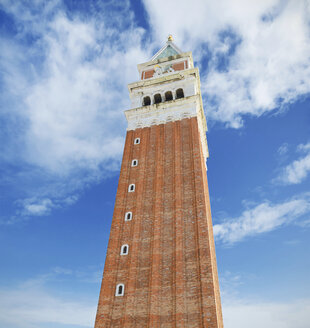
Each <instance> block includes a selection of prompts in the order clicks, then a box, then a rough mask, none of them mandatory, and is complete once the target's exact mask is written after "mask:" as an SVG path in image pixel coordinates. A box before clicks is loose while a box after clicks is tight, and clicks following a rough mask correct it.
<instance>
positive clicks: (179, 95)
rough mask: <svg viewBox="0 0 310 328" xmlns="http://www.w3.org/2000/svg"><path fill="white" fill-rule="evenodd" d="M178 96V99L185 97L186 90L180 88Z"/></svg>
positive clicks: (177, 92)
mask: <svg viewBox="0 0 310 328" xmlns="http://www.w3.org/2000/svg"><path fill="white" fill-rule="evenodd" d="M176 98H177V99H180V98H184V91H183V89H181V88H180V89H178V90H177V91H176Z"/></svg>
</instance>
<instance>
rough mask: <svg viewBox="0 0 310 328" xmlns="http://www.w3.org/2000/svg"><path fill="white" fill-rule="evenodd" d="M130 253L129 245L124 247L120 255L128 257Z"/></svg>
mask: <svg viewBox="0 0 310 328" xmlns="http://www.w3.org/2000/svg"><path fill="white" fill-rule="evenodd" d="M125 248H126V253H125V251H124V249H125ZM128 253H129V246H128V244H124V245H122V247H121V253H120V255H128Z"/></svg>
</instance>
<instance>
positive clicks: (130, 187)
mask: <svg viewBox="0 0 310 328" xmlns="http://www.w3.org/2000/svg"><path fill="white" fill-rule="evenodd" d="M132 187H133V188H132ZM135 190H136V185H135V184H134V183H131V184H130V185H129V186H128V192H134V191H135Z"/></svg>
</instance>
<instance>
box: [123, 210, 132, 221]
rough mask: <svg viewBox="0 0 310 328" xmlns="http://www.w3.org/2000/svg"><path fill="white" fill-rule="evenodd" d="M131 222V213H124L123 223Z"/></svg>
mask: <svg viewBox="0 0 310 328" xmlns="http://www.w3.org/2000/svg"><path fill="white" fill-rule="evenodd" d="M128 215H129V219H127V217H128ZM131 220H132V212H126V213H125V221H131Z"/></svg>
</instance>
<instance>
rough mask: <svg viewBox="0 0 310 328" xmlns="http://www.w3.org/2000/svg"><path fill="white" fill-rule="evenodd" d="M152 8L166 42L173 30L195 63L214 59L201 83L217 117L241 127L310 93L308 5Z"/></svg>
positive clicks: (156, 4) (200, 0)
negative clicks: (244, 119) (245, 121)
mask: <svg viewBox="0 0 310 328" xmlns="http://www.w3.org/2000/svg"><path fill="white" fill-rule="evenodd" d="M144 3H145V5H146V8H147V10H148V14H149V16H150V23H151V26H152V27H153V29H154V34H156V35H158V37H159V39H160V40H162V39H163V38H164V37H165V36H166V35H167V34H168V33H173V34H174V35H175V39H176V43H177V44H179V45H180V47H181V48H182V49H184V50H186V51H188V50H193V51H194V59H195V60H201V59H203V60H204V61H206V60H207V59H209V64H208V74H203V76H202V84H201V85H202V91H203V94H204V95H205V96H206V105H207V106H206V112H207V115H208V117H209V118H212V119H214V120H218V121H222V122H224V123H227V124H228V125H229V126H232V127H235V128H238V127H240V126H241V125H242V124H243V123H242V117H243V116H244V115H246V114H250V115H254V116H260V115H262V114H264V113H266V112H269V111H271V110H273V109H275V108H277V107H278V106H280V105H281V104H287V103H291V102H293V101H295V100H296V98H298V97H299V96H301V95H305V94H307V93H309V92H310V60H309V56H308V54H309V52H310V33H309V17H310V15H309V5H308V1H306V0H305V1H294V0H291V1H280V2H279V1H277V0H265V1H255V2H253V1H244V0H239V1H226V0H219V1H211V0H209V1H205V0H194V1H185V0H184V1H169V2H167V1H164V0H156V1H155V0H144ZM162 8H165V10H162ZM206 56H207V57H208V58H206ZM222 59H224V61H225V62H226V64H225V65H223V64H222V67H221V68H222V69H221V70H219V69H218V68H219V62H220V61H221V60H222ZM200 64H202V63H201V62H200Z"/></svg>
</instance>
